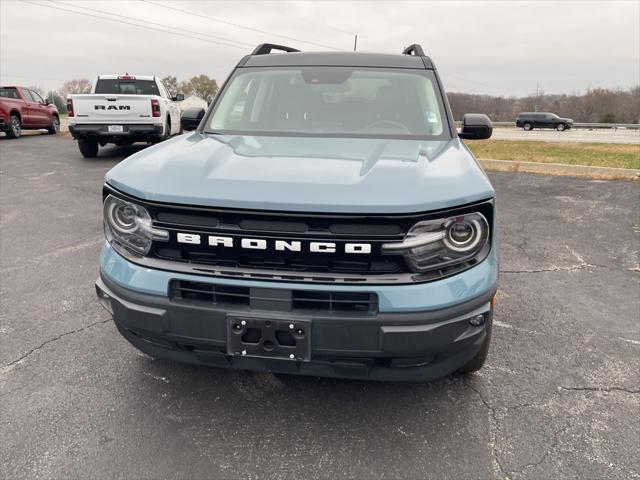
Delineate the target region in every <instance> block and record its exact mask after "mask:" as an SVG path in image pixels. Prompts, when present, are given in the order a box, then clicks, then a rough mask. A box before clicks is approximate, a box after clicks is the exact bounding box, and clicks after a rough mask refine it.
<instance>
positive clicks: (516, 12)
mask: <svg viewBox="0 0 640 480" xmlns="http://www.w3.org/2000/svg"><path fill="white" fill-rule="evenodd" d="M152 1H153V2H156V3H159V4H161V5H163V6H164V7H162V6H156V5H153V4H151V3H150V2H144V1H143V0H138V1H129V0H121V1H97V0H96V1H72V0H64V1H56V2H50V1H47V0H24V1H22V0H0V19H1V20H0V22H1V37H0V77H1V78H0V81H1V82H2V83H3V84H9V83H10V84H21V85H38V86H41V87H42V88H44V89H51V88H54V89H57V88H58V87H59V86H60V85H61V84H62V82H63V81H64V80H66V79H70V78H79V77H86V78H89V79H91V80H93V78H94V77H95V75H98V74H100V73H124V72H129V73H132V74H138V75H142V74H149V75H159V76H165V75H169V74H171V75H176V76H177V77H178V78H179V79H181V80H184V79H188V78H190V77H192V76H193V75H197V74H200V73H205V74H207V75H209V76H212V77H214V78H216V79H217V80H218V82H219V83H221V81H222V80H224V78H225V77H226V76H227V75H228V74H229V72H230V70H231V69H232V68H233V66H234V65H235V63H236V62H237V61H238V60H239V59H240V58H241V57H242V56H243V55H245V54H246V53H249V52H250V51H251V49H252V48H253V47H254V46H255V45H256V44H258V43H261V42H274V43H282V44H285V45H289V46H292V47H296V48H299V49H301V50H328V49H329V48H331V49H335V50H352V49H353V40H354V39H353V36H354V34H356V33H357V34H358V50H361V51H373V52H389V53H400V52H401V50H402V48H403V47H405V46H406V45H409V44H411V43H420V44H422V46H423V47H424V50H425V51H426V52H427V54H428V55H430V56H431V57H432V59H433V60H434V62H435V63H436V65H437V67H438V69H439V71H440V73H441V75H442V76H443V79H444V82H445V88H446V89H447V90H448V91H461V92H473V93H489V94H498V95H505V96H510V95H516V96H520V95H527V94H531V93H534V92H535V90H536V83H537V82H539V84H540V88H541V89H542V90H543V91H545V92H547V93H570V92H583V91H584V90H585V89H586V88H588V87H630V86H633V85H637V84H638V83H640V0H629V1H607V0H601V1H570V0H565V1H537V2H524V1H515V0H514V1H501V2H499V1H495V2H484V1H464V2H455V1H426V0H425V1H409V2H401V1H364V0H361V1H351V2H347V1H316V2H311V1H308V2H304V1H291V2H273V1H233V2H231V1H225V2H218V1H176V0H174V1H168V0H162V1H157V0H152ZM28 2H29V3H28ZM46 5H48V6H49V7H47V6H46ZM51 7H53V8H51ZM62 9H64V10H62ZM176 9H181V10H184V11H178V10H176ZM72 11H75V12H83V13H84V15H81V14H78V13H73V12H72ZM189 12H192V13H189ZM109 14H112V15H109ZM89 15H91V16H89ZM101 17H106V18H110V19H112V20H116V21H109V20H106V19H104V18H101ZM120 22H128V23H129V24H125V23H120ZM225 22H226V23H225ZM131 24H138V25H143V26H145V27H147V28H142V27H140V26H135V25H131ZM231 24H237V25H241V26H243V27H248V28H241V27H239V26H236V25H231ZM169 27H173V28H169ZM149 28H154V29H157V30H150V29H149ZM168 30H171V31H173V32H176V33H179V34H180V36H179V35H173V34H171V33H166V32H165V31H168ZM256 30H259V31H256ZM263 32H264V33H263ZM182 35H184V36H182ZM190 37H198V38H200V39H198V38H190ZM285 37H289V38H285ZM305 42H307V43H305Z"/></svg>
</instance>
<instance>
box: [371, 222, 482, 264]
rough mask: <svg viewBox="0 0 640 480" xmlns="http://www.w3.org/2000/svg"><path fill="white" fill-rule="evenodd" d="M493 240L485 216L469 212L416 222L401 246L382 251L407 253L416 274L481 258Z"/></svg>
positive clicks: (395, 244)
mask: <svg viewBox="0 0 640 480" xmlns="http://www.w3.org/2000/svg"><path fill="white" fill-rule="evenodd" d="M488 239H489V224H488V223H487V219H486V218H485V217H484V215H482V214H481V213H478V212H475V213H467V214H463V215H456V216H453V217H448V218H442V219H437V220H427V221H424V222H419V223H416V224H415V225H414V226H413V227H412V228H411V230H409V232H408V233H407V235H406V237H405V239H404V240H403V241H402V242H399V243H386V244H384V245H383V246H382V251H383V252H384V253H389V254H398V253H403V254H404V257H405V259H406V261H407V263H408V264H409V266H410V267H411V269H412V270H414V271H416V272H428V271H431V270H439V269H442V268H446V267H450V266H452V265H456V264H459V263H463V262H466V261H469V260H471V259H474V258H476V257H479V256H480V255H481V254H482V252H483V248H484V247H485V245H486V244H487V241H488Z"/></svg>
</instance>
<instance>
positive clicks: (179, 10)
mask: <svg viewBox="0 0 640 480" xmlns="http://www.w3.org/2000/svg"><path fill="white" fill-rule="evenodd" d="M140 1H141V2H145V3H148V4H150V5H154V6H156V7H161V8H166V9H167V10H171V11H174V12H182V13H185V14H187V15H191V16H194V17H198V18H206V19H207V20H211V21H212V22H218V23H223V24H225V25H230V26H232V27H238V28H243V29H245V30H250V31H252V32H258V33H262V34H266V35H271V36H273V37H280V38H286V39H287V40H293V41H296V42H300V43H306V44H309V45H314V46H316V47H322V48H328V49H330V50H340V49H339V48H335V47H331V46H329V45H321V44H319V43H314V42H309V41H307V40H301V39H299V38H295V37H288V36H286V35H281V34H278V33H273V32H267V31H266V30H260V29H259V28H253V27H248V26H246V25H240V24H238V23H233V22H229V21H227V20H220V19H219V18H214V17H210V16H208V15H204V14H202V13H196V12H192V11H189V10H184V9H182V8H178V7H175V6H171V7H169V6H167V5H163V4H161V3H157V2H152V1H151V0H140Z"/></svg>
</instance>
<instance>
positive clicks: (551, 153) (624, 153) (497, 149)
mask: <svg viewBox="0 0 640 480" xmlns="http://www.w3.org/2000/svg"><path fill="white" fill-rule="evenodd" d="M467 145H468V146H469V148H470V149H471V151H472V152H473V153H474V155H475V156H476V157H477V158H487V159H494V160H516V161H522V162H541V163H564V164H569V165H591V166H597V167H616V168H636V169H640V145H637V144H636V145H623V144H611V143H578V142H575V143H574V142H571V143H570V142H538V141H527V140H484V141H478V142H468V143H467Z"/></svg>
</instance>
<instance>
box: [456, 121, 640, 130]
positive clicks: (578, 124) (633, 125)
mask: <svg viewBox="0 0 640 480" xmlns="http://www.w3.org/2000/svg"><path fill="white" fill-rule="evenodd" d="M459 123H461V122H456V124H459ZM493 125H494V126H495V127H515V126H516V122H493ZM573 128H586V129H596V128H611V129H617V128H622V129H627V130H639V129H640V123H581V122H575V123H574V124H573Z"/></svg>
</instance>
